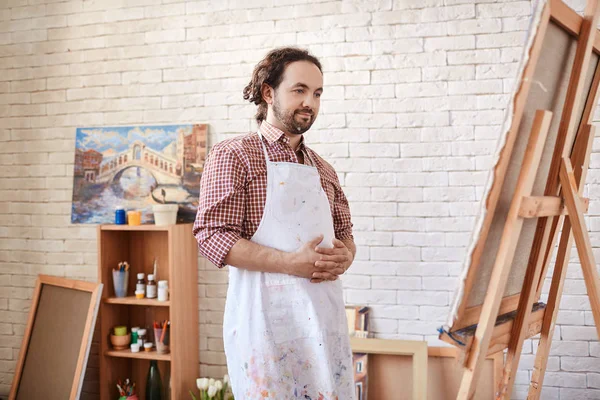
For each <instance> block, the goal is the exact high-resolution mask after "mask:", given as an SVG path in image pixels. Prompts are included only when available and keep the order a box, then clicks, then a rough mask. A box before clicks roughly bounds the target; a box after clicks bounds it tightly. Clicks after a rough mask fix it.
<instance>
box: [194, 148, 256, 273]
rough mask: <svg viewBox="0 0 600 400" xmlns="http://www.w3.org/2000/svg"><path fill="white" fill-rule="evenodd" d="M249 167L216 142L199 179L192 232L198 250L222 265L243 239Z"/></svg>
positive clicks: (218, 264) (216, 263) (214, 262)
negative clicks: (232, 249) (246, 168)
mask: <svg viewBox="0 0 600 400" xmlns="http://www.w3.org/2000/svg"><path fill="white" fill-rule="evenodd" d="M245 181H246V171H245V169H244V166H243V165H242V163H241V162H240V160H239V158H238V157H237V156H236V155H235V153H234V152H233V151H232V150H230V149H228V148H226V147H224V146H220V145H216V146H215V147H214V148H213V150H212V151H211V152H210V153H209V155H208V158H207V160H206V163H205V165H204V170H203V172H202V177H201V179H200V199H199V202H198V212H197V214H196V221H195V222H194V228H193V234H194V236H195V238H196V241H197V242H198V251H199V252H200V254H201V255H203V256H204V257H206V258H207V259H208V260H209V261H211V262H212V263H213V264H215V265H216V266H218V267H219V268H222V267H223V266H225V257H226V256H227V253H229V250H231V248H232V247H233V245H234V244H235V243H236V242H237V241H238V240H239V239H241V231H242V221H243V218H244V205H245V196H246V192H245V190H244V187H245Z"/></svg>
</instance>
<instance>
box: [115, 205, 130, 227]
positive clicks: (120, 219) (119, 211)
mask: <svg viewBox="0 0 600 400" xmlns="http://www.w3.org/2000/svg"><path fill="white" fill-rule="evenodd" d="M126 223H127V217H126V216H125V208H123V207H122V206H117V207H116V208H115V224H117V225H125V224H126Z"/></svg>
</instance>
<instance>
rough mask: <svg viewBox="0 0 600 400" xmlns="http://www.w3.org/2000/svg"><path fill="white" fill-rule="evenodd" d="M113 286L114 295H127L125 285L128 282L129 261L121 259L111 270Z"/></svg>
mask: <svg viewBox="0 0 600 400" xmlns="http://www.w3.org/2000/svg"><path fill="white" fill-rule="evenodd" d="M112 276H113V287H114V289H115V296H116V297H126V296H127V285H128V283H129V263H128V262H127V261H122V262H120V263H119V265H118V266H117V267H116V268H113V270H112Z"/></svg>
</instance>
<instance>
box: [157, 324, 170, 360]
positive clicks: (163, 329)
mask: <svg viewBox="0 0 600 400" xmlns="http://www.w3.org/2000/svg"><path fill="white" fill-rule="evenodd" d="M170 336H171V321H154V340H155V342H156V351H157V353H159V354H167V353H168V352H169V341H170Z"/></svg>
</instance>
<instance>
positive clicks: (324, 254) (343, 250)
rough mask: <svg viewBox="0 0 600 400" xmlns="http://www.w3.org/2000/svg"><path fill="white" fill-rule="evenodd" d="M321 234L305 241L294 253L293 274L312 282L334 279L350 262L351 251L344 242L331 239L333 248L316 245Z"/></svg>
mask: <svg viewBox="0 0 600 400" xmlns="http://www.w3.org/2000/svg"><path fill="white" fill-rule="evenodd" d="M322 240H323V235H320V236H319V237H317V238H315V239H314V240H311V241H310V242H307V243H305V244H304V245H303V246H302V247H301V248H300V249H298V251H296V253H294V256H295V260H296V262H295V263H293V264H295V266H294V267H293V269H294V271H290V272H291V273H292V274H293V275H298V276H302V277H305V278H308V279H310V281H311V282H313V283H319V282H323V281H334V280H336V279H337V278H338V277H339V276H340V275H342V274H343V273H344V272H346V270H347V269H348V268H349V267H350V264H352V260H353V255H352V252H350V250H349V249H348V248H347V247H346V245H345V244H344V242H342V241H341V240H338V239H333V248H331V249H329V248H324V247H317V245H318V244H319V243H321V241H322Z"/></svg>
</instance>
